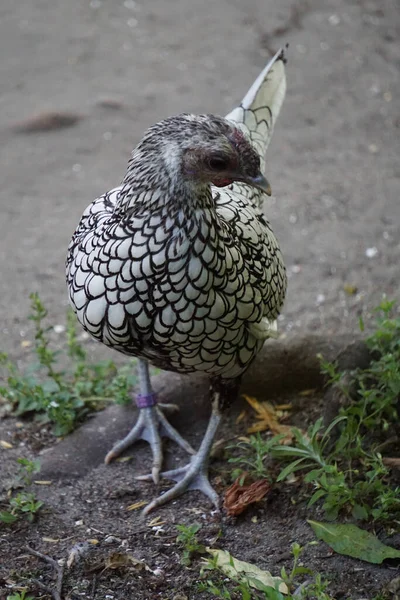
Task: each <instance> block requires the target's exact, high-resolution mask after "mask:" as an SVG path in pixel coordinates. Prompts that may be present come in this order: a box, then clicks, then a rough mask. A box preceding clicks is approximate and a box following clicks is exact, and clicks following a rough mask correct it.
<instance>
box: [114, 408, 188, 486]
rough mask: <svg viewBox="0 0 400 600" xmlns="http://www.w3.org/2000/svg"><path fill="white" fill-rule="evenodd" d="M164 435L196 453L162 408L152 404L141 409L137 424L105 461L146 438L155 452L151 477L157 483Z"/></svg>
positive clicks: (116, 445)
mask: <svg viewBox="0 0 400 600" xmlns="http://www.w3.org/2000/svg"><path fill="white" fill-rule="evenodd" d="M162 436H165V437H168V438H170V439H171V440H173V441H174V442H176V443H177V444H178V446H180V447H181V448H183V449H184V450H185V451H186V452H188V454H195V451H194V449H193V448H192V446H191V445H190V444H189V442H187V441H186V440H185V439H184V438H183V437H182V436H181V435H180V433H178V431H176V429H175V428H174V427H172V425H171V424H170V423H169V422H168V420H167V419H166V417H165V416H164V414H163V413H162V411H161V410H160V408H159V407H158V406H151V407H148V408H141V409H140V412H139V417H138V420H137V423H136V425H135V426H134V427H133V429H132V430H131V431H130V432H129V433H128V435H127V436H126V437H125V438H124V439H123V440H121V441H119V442H117V443H116V444H115V446H114V447H113V448H112V449H111V450H110V452H109V453H108V454H107V456H106V457H105V463H106V464H109V463H110V462H111V461H112V460H113V459H114V458H117V457H118V456H120V454H122V452H123V451H124V450H126V449H127V448H129V446H131V445H132V444H134V443H135V442H137V441H138V440H145V441H146V442H148V443H149V444H150V447H151V451H152V454H153V467H152V470H151V476H150V478H151V479H152V480H153V481H154V483H156V484H157V483H158V482H159V480H160V471H161V468H162V462H163V452H162V441H161V437H162Z"/></svg>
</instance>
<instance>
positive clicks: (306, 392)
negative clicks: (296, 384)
mask: <svg viewBox="0 0 400 600" xmlns="http://www.w3.org/2000/svg"><path fill="white" fill-rule="evenodd" d="M316 391H317V390H316V389H315V388H311V389H309V390H301V392H299V396H312V395H313V394H315V392H316Z"/></svg>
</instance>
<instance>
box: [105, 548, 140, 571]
mask: <svg viewBox="0 0 400 600" xmlns="http://www.w3.org/2000/svg"><path fill="white" fill-rule="evenodd" d="M104 566H105V568H106V569H123V568H128V569H129V568H134V569H135V571H142V570H143V569H144V568H145V566H146V565H145V564H144V562H142V561H141V560H139V559H137V558H135V557H134V556H133V555H132V554H123V553H122V552H113V553H112V554H110V556H108V557H107V558H106V561H105V565H104Z"/></svg>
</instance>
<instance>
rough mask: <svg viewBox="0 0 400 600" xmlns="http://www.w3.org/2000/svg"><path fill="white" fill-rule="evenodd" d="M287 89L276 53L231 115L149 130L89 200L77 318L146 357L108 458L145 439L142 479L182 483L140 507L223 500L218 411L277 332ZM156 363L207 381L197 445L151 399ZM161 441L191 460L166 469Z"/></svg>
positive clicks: (74, 275) (189, 118)
mask: <svg viewBox="0 0 400 600" xmlns="http://www.w3.org/2000/svg"><path fill="white" fill-rule="evenodd" d="M285 88H286V82H285V57H284V53H283V51H280V52H278V53H277V54H276V55H275V56H274V57H273V58H272V60H271V61H270V62H269V63H268V65H267V66H266V67H265V69H264V70H263V71H262V72H261V73H260V75H259V77H258V78H257V80H256V81H255V82H254V84H253V85H252V86H251V88H250V90H249V91H248V92H247V94H246V96H245V97H244V99H243V101H242V103H241V104H240V105H239V106H238V107H237V108H235V109H234V110H233V111H232V112H231V113H229V114H228V115H227V116H226V117H225V118H222V117H219V116H214V115H193V114H181V115H178V116H174V117H170V118H167V119H165V120H163V121H161V122H159V123H157V124H156V125H153V126H152V127H150V128H149V129H148V130H147V131H146V132H145V134H144V136H143V138H142V140H141V141H140V142H139V144H138V145H137V146H136V148H135V149H134V150H133V153H132V157H131V159H130V161H129V164H128V169H127V172H126V175H125V178H124V180H123V182H122V184H121V185H120V186H119V187H117V188H115V189H113V190H111V191H109V192H107V193H106V194H104V195H103V196H101V197H100V198H98V199H97V200H95V201H94V202H93V203H92V204H90V205H89V206H88V208H87V209H86V210H85V212H84V213H83V215H82V218H81V220H80V222H79V224H78V227H77V230H76V231H75V233H74V235H73V237H72V240H71V243H70V245H69V249H68V257H67V285H68V291H69V298H70V302H71V305H72V307H73V309H74V311H75V313H76V316H77V318H78V320H79V321H80V323H81V324H82V326H83V327H84V329H85V330H86V331H87V332H88V333H89V334H90V335H91V336H93V337H94V338H95V339H96V340H99V341H100V342H102V343H103V344H105V345H107V346H109V347H111V348H113V349H115V350H117V351H119V352H122V353H124V354H126V355H129V356H136V357H138V370H139V392H140V393H139V395H138V396H137V400H136V402H137V406H138V408H139V416H138V420H137V423H136V425H135V426H134V427H133V429H132V430H131V432H130V433H129V434H128V435H127V437H126V438H125V439H123V440H122V441H120V442H118V443H117V444H116V445H115V446H114V448H112V449H111V451H110V452H109V453H108V454H107V456H106V459H105V460H106V463H109V462H110V461H111V460H112V459H113V458H115V457H117V456H119V455H120V454H121V453H122V452H123V451H124V450H125V449H126V448H127V447H128V446H130V445H131V444H133V443H134V442H135V441H136V440H138V439H145V440H147V441H148V442H149V444H150V446H151V449H152V454H153V467H152V473H151V475H146V476H142V477H138V478H139V479H149V478H150V479H153V480H154V482H155V483H157V482H158V481H159V478H160V475H161V476H162V477H165V478H169V479H172V480H174V481H176V482H177V483H176V485H174V486H173V487H172V488H171V489H170V490H168V491H167V492H166V493H165V494H163V495H161V496H160V497H158V498H156V499H155V500H153V501H152V502H151V503H150V504H149V505H148V506H147V507H146V509H145V511H146V512H149V511H150V510H152V509H154V508H155V507H157V506H160V505H161V504H164V503H165V502H167V501H169V500H171V499H172V498H176V497H178V496H179V495H180V494H182V493H183V492H185V491H186V490H188V489H199V490H201V491H202V492H203V493H205V494H206V495H207V496H208V497H209V498H210V500H211V501H212V502H213V504H214V505H216V506H218V495H217V494H216V492H215V490H214V489H213V488H212V486H211V484H210V482H209V478H208V459H209V453H210V449H211V446H212V443H213V440H214V437H215V434H216V431H217V428H218V425H219V423H220V420H221V411H223V410H224V409H226V408H227V407H228V406H229V405H230V404H231V403H232V402H233V401H234V399H235V398H236V396H237V393H238V390H239V386H240V381H241V377H242V375H243V373H244V372H245V371H246V369H247V368H248V367H249V365H250V364H251V362H252V361H253V359H254V358H255V357H256V355H257V354H258V353H259V352H260V350H261V348H262V347H263V344H264V342H265V340H266V339H267V338H269V337H274V335H276V319H277V316H278V315H279V312H280V310H281V307H282V304H283V301H284V298H285V293H286V283H287V281H286V272H285V266H284V262H283V259H282V255H281V251H280V249H279V246H278V243H277V240H276V238H275V236H274V234H273V232H272V229H271V227H270V225H269V223H268V221H267V220H266V218H265V216H264V214H263V211H262V204H263V201H264V200H265V195H266V194H267V195H270V194H271V189H270V185H269V183H268V181H267V179H266V178H265V175H264V174H263V171H264V156H265V151H266V148H267V146H268V143H269V141H270V138H271V135H272V131H273V127H274V124H275V121H276V118H277V116H278V114H279V111H280V108H281V105H282V102H283V98H284V95H285ZM149 364H152V365H155V366H157V367H159V368H161V369H165V370H169V371H175V372H178V373H182V374H188V373H193V372H199V371H200V372H203V373H206V374H207V375H208V376H209V378H210V400H211V406H212V412H211V417H210V421H209V424H208V427H207V430H206V433H205V435H204V438H203V441H202V443H201V445H200V448H199V449H198V450H197V452H195V451H194V450H193V448H192V447H191V446H190V444H189V443H188V442H187V441H186V440H184V439H183V437H182V436H181V435H180V434H179V433H178V432H177V431H176V430H175V429H174V428H173V427H172V426H171V424H170V423H169V422H168V420H167V419H166V417H165V415H164V413H163V410H162V406H161V405H158V404H157V394H156V393H155V392H154V390H153V388H152V385H151V381H150V375H149ZM187 401H188V402H190V398H188V399H187ZM162 436H167V437H169V438H171V439H172V440H174V441H175V442H176V443H177V444H179V445H180V446H181V447H182V448H184V449H185V450H186V451H187V452H188V453H189V454H190V455H191V459H190V461H189V463H188V464H187V465H186V466H184V467H182V468H179V469H175V470H172V471H167V472H164V473H161V469H162V462H163V454H162V443H161V438H162Z"/></svg>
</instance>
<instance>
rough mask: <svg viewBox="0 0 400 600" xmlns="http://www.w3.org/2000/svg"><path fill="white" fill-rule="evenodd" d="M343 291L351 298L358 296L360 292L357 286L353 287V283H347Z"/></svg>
mask: <svg viewBox="0 0 400 600" xmlns="http://www.w3.org/2000/svg"><path fill="white" fill-rule="evenodd" d="M343 290H344V291H345V292H346V294H348V295H349V296H354V294H357V292H358V289H357V286H356V285H353V284H352V283H345V284H344V286H343Z"/></svg>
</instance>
